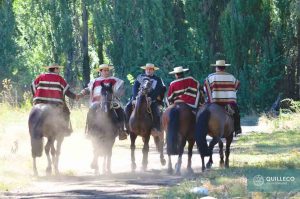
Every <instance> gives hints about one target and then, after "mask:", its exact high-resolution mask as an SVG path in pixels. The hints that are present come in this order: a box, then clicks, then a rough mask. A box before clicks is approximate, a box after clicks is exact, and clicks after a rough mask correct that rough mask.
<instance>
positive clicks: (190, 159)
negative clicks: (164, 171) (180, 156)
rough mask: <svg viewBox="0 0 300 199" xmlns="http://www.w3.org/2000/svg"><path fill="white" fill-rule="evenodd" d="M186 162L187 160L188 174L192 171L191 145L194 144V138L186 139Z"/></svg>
mask: <svg viewBox="0 0 300 199" xmlns="http://www.w3.org/2000/svg"><path fill="white" fill-rule="evenodd" d="M188 143H189V145H188V162H187V171H188V174H193V173H194V171H193V169H192V155H193V147H194V145H195V140H189V141H188Z"/></svg>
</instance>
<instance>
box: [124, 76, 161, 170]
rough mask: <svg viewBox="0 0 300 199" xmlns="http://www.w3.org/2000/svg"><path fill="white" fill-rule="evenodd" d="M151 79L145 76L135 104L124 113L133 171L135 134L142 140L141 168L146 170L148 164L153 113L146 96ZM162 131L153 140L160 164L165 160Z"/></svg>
mask: <svg viewBox="0 0 300 199" xmlns="http://www.w3.org/2000/svg"><path fill="white" fill-rule="evenodd" d="M151 86H152V83H151V80H150V79H148V78H145V79H144V81H143V83H142V84H141V86H140V90H139V92H138V95H137V97H136V101H135V105H134V108H133V110H132V112H131V113H126V114H127V117H128V118H129V121H128V126H129V131H130V142H131V144H130V148H131V170H132V172H135V169H136V163H135V140H136V138H137V136H141V137H142V138H143V141H144V146H143V150H142V151H143V161H142V170H143V171H145V170H147V165H148V152H149V140H150V135H151V129H152V127H153V125H154V124H153V118H152V117H153V115H152V112H151V108H150V106H151V98H150V97H148V93H149V92H150V90H151ZM163 139H164V138H163V133H162V135H161V136H155V137H154V142H155V144H156V148H157V150H158V151H159V153H160V162H161V165H165V164H166V160H165V159H164V155H163Z"/></svg>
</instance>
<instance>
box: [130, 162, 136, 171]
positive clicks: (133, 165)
mask: <svg viewBox="0 0 300 199" xmlns="http://www.w3.org/2000/svg"><path fill="white" fill-rule="evenodd" d="M135 170H136V164H135V163H134V164H131V172H133V173H134V172H135Z"/></svg>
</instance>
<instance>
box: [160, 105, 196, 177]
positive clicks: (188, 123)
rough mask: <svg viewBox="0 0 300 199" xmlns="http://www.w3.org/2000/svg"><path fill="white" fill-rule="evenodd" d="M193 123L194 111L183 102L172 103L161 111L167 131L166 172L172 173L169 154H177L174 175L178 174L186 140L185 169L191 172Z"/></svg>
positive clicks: (194, 119) (193, 140)
mask: <svg viewBox="0 0 300 199" xmlns="http://www.w3.org/2000/svg"><path fill="white" fill-rule="evenodd" d="M195 123H196V115H195V113H193V112H192V108H191V107H189V106H188V105H187V104H186V103H184V102H179V103H175V104H172V105H171V106H169V107H168V108H167V109H166V110H165V112H164V113H163V116H162V124H163V128H164V130H165V131H166V133H167V153H168V158H169V162H168V173H170V174H172V173H173V168H172V162H171V155H178V160H177V163H176V165H175V173H176V175H180V169H181V162H182V154H183V151H184V147H185V144H186V141H188V163H187V170H188V172H189V173H193V169H192V167H191V164H192V154H193V147H194V144H195V138H194V132H195Z"/></svg>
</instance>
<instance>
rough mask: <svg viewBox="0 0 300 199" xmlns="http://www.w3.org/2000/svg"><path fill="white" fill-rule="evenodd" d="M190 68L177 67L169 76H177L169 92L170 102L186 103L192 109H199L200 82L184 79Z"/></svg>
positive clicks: (190, 78) (189, 78)
mask: <svg viewBox="0 0 300 199" xmlns="http://www.w3.org/2000/svg"><path fill="white" fill-rule="evenodd" d="M188 70H189V69H188V68H183V67H182V66H177V67H175V68H174V69H173V71H171V72H169V74H175V78H176V80H174V81H172V82H171V84H170V87H169V91H168V102H169V103H170V104H173V103H176V102H185V103H186V104H187V105H189V106H190V107H192V108H197V107H198V104H199V96H200V93H199V86H200V84H199V82H198V81H197V80H195V79H194V78H192V77H184V72H186V71H188Z"/></svg>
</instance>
